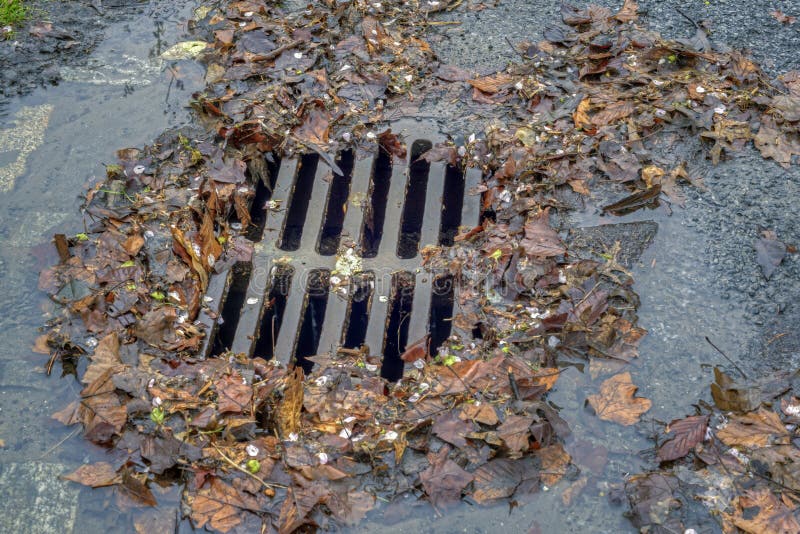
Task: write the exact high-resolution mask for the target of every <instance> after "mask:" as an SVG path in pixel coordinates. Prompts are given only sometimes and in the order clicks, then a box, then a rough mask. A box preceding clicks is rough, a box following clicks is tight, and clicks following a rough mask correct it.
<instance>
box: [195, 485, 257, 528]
mask: <svg viewBox="0 0 800 534" xmlns="http://www.w3.org/2000/svg"><path fill="white" fill-rule="evenodd" d="M190 504H191V509H192V511H191V518H192V521H193V522H194V524H195V527H197V528H203V527H204V526H205V525H206V524H208V526H210V527H211V528H213V529H215V530H219V531H220V532H228V531H229V530H231V529H232V528H234V527H235V526H237V525H239V524H240V523H241V522H242V511H243V510H248V509H251V510H259V509H260V508H259V507H258V503H257V502H255V500H254V499H252V498H250V497H245V496H244V495H242V494H241V493H239V492H238V491H237V490H236V489H235V488H233V487H231V486H229V485H228V484H226V483H224V482H222V481H221V480H220V479H218V478H213V479H212V480H211V484H210V486H209V487H208V488H204V489H200V490H198V492H197V495H195V496H194V499H193V500H192V501H191V503H190Z"/></svg>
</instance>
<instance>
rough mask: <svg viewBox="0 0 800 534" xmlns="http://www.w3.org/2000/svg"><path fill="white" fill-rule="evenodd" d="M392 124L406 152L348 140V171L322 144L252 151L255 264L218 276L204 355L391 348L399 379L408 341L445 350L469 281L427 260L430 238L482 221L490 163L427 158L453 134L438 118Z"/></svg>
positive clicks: (444, 237)
mask: <svg viewBox="0 0 800 534" xmlns="http://www.w3.org/2000/svg"><path fill="white" fill-rule="evenodd" d="M392 127H393V131H397V132H403V133H404V135H405V137H404V140H405V142H406V144H407V146H409V147H410V150H409V151H408V155H407V157H406V158H403V159H399V158H397V157H392V156H390V155H389V154H387V153H386V152H384V151H383V150H380V149H376V152H375V153H373V154H372V155H369V154H367V157H363V155H362V157H360V158H359V157H357V155H356V153H354V152H349V151H346V152H343V153H341V154H340V155H339V157H338V160H337V162H338V165H339V166H340V168H341V169H342V171H343V173H344V175H343V176H340V175H336V174H334V173H332V171H331V169H330V168H329V166H328V165H327V164H326V163H325V162H324V161H320V158H319V156H317V155H316V154H312V155H306V156H301V157H299V158H285V159H283V160H281V161H274V162H273V161H270V160H268V159H265V160H263V161H252V162H251V163H250V165H249V166H248V170H249V172H250V176H251V177H252V178H253V179H254V180H256V183H257V186H256V192H255V196H254V198H253V200H252V207H251V211H250V215H251V219H252V225H251V227H250V229H249V230H250V231H249V232H248V233H247V235H248V236H252V240H253V241H256V242H258V241H260V243H258V245H257V246H256V247H255V252H254V254H253V260H252V263H251V264H250V265H239V266H236V267H235V268H234V269H231V270H230V271H229V272H226V273H223V274H220V275H214V276H212V278H211V280H210V283H209V288H208V292H207V295H208V297H210V300H209V299H206V305H205V306H204V307H203V309H202V311H201V315H200V317H199V318H198V320H199V321H200V322H202V323H204V324H206V325H208V326H209V329H208V337H207V339H206V340H205V343H206V344H205V346H204V347H203V354H204V355H206V356H207V355H210V354H212V353H213V352H221V351H222V350H224V349H226V348H230V350H232V351H233V352H235V353H245V354H247V355H257V356H261V357H264V358H276V359H278V360H280V361H281V362H284V363H290V362H297V363H299V364H301V365H303V366H304V367H306V370H308V368H310V366H311V362H309V361H308V360H307V359H306V358H307V357H308V356H312V355H314V354H318V353H324V352H334V351H336V350H337V348H338V347H339V346H344V347H348V348H359V347H363V346H366V347H368V351H369V353H370V354H371V355H380V354H383V355H384V362H383V365H382V367H381V373H382V375H383V376H385V377H387V378H389V379H392V380H395V379H397V378H399V377H400V376H402V373H403V367H404V366H403V362H402V360H401V359H400V355H401V354H402V353H403V351H404V350H405V348H406V346H407V345H408V344H409V343H414V342H416V341H418V340H420V339H423V338H424V337H425V336H426V335H429V336H430V340H431V349H432V350H435V348H436V347H437V346H438V345H439V344H441V343H443V342H444V341H445V340H446V339H447V337H448V336H449V335H450V332H451V323H452V317H453V315H454V314H455V313H458V305H459V295H458V290H457V289H456V288H455V287H454V279H453V277H452V276H450V275H449V274H446V275H443V276H438V277H437V276H435V275H434V274H432V273H430V272H427V271H425V269H423V268H422V267H421V265H420V262H421V260H420V258H419V249H421V248H423V247H426V246H429V245H438V244H443V245H450V244H452V243H453V241H454V238H455V236H456V235H457V233H458V232H459V230H462V231H463V230H464V229H465V228H467V229H469V228H471V227H472V226H474V225H476V224H478V222H479V217H480V210H481V201H480V196H479V195H478V194H476V193H477V185H479V183H480V181H481V175H480V172H479V171H476V170H471V169H468V170H467V171H465V172H464V173H462V172H461V171H460V170H459V169H457V168H455V167H449V166H448V165H447V164H445V163H443V162H431V163H428V162H427V161H424V160H419V156H420V154H422V153H424V152H425V151H426V150H428V149H430V148H431V147H432V146H433V145H434V144H436V143H440V142H443V141H444V139H443V136H441V135H440V134H439V133H438V128H436V127H435V126H432V125H430V124H426V123H420V122H415V121H406V122H405V123H402V124H401V125H400V127H396V125H393V126H392ZM409 132H412V134H409ZM418 160H419V161H418ZM470 193H472V194H470ZM351 247H355V248H351ZM348 250H352V251H354V252H350V254H353V253H355V254H358V255H360V257H361V259H360V260H359V262H360V265H358V268H357V269H356V272H354V273H350V280H349V285H345V286H343V285H342V281H343V280H346V279H347V278H346V274H345V273H343V272H340V271H337V269H342V267H341V266H340V264H339V263H338V262H339V261H341V259H342V257H343V256H342V255H343V254H344V253H345V251H348ZM359 253H360V254H359ZM331 282H333V283H331ZM332 288H334V289H335V290H334V289H332ZM220 319H222V320H220ZM365 350H367V349H365Z"/></svg>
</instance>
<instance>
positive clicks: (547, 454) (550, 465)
mask: <svg viewBox="0 0 800 534" xmlns="http://www.w3.org/2000/svg"><path fill="white" fill-rule="evenodd" d="M536 456H537V457H539V459H540V461H541V462H542V472H541V473H542V474H541V477H542V484H546V485H548V486H552V485H553V484H555V483H556V482H558V481H559V480H561V477H563V476H564V474H566V472H567V467H568V466H569V463H570V461H572V458H570V456H569V453H567V451H565V450H564V446H563V445H561V444H560V443H556V444H554V445H550V446H548V447H545V448H543V449H540V450H538V451H536Z"/></svg>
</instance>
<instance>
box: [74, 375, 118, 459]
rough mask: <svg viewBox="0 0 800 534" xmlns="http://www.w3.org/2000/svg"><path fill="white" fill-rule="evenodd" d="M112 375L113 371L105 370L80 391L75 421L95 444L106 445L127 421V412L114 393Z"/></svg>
mask: <svg viewBox="0 0 800 534" xmlns="http://www.w3.org/2000/svg"><path fill="white" fill-rule="evenodd" d="M113 374H114V370H113V369H110V368H109V369H106V370H105V371H104V372H103V374H101V375H100V376H99V377H97V379H96V380H95V381H94V382H92V383H91V384H89V385H88V386H86V387H85V388H84V389H83V391H81V397H82V400H81V402H80V405H79V406H78V411H77V420H79V421H80V422H82V423H83V426H84V431H85V434H86V437H87V438H88V439H89V440H91V441H93V442H95V443H108V442H109V441H110V440H111V438H112V437H114V436H115V435H119V434H120V433H121V431H122V428H123V427H124V426H125V423H126V422H127V420H128V411H127V410H126V409H125V406H122V405H121V404H120V401H119V397H117V394H116V393H115V389H116V388H115V386H114V382H113V381H112V377H113Z"/></svg>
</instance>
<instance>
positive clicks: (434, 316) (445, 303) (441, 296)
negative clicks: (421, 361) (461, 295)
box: [429, 274, 455, 350]
mask: <svg viewBox="0 0 800 534" xmlns="http://www.w3.org/2000/svg"><path fill="white" fill-rule="evenodd" d="M454 300H455V279H454V278H453V275H451V274H448V275H445V276H440V277H437V278H436V279H434V281H433V288H432V295H431V316H430V327H429V328H430V335H431V337H430V343H431V350H434V349H435V348H437V347H440V346H441V345H442V344H443V343H444V342H445V341H447V338H448V337H450V332H451V330H452V324H453V323H452V320H453V304H454Z"/></svg>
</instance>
